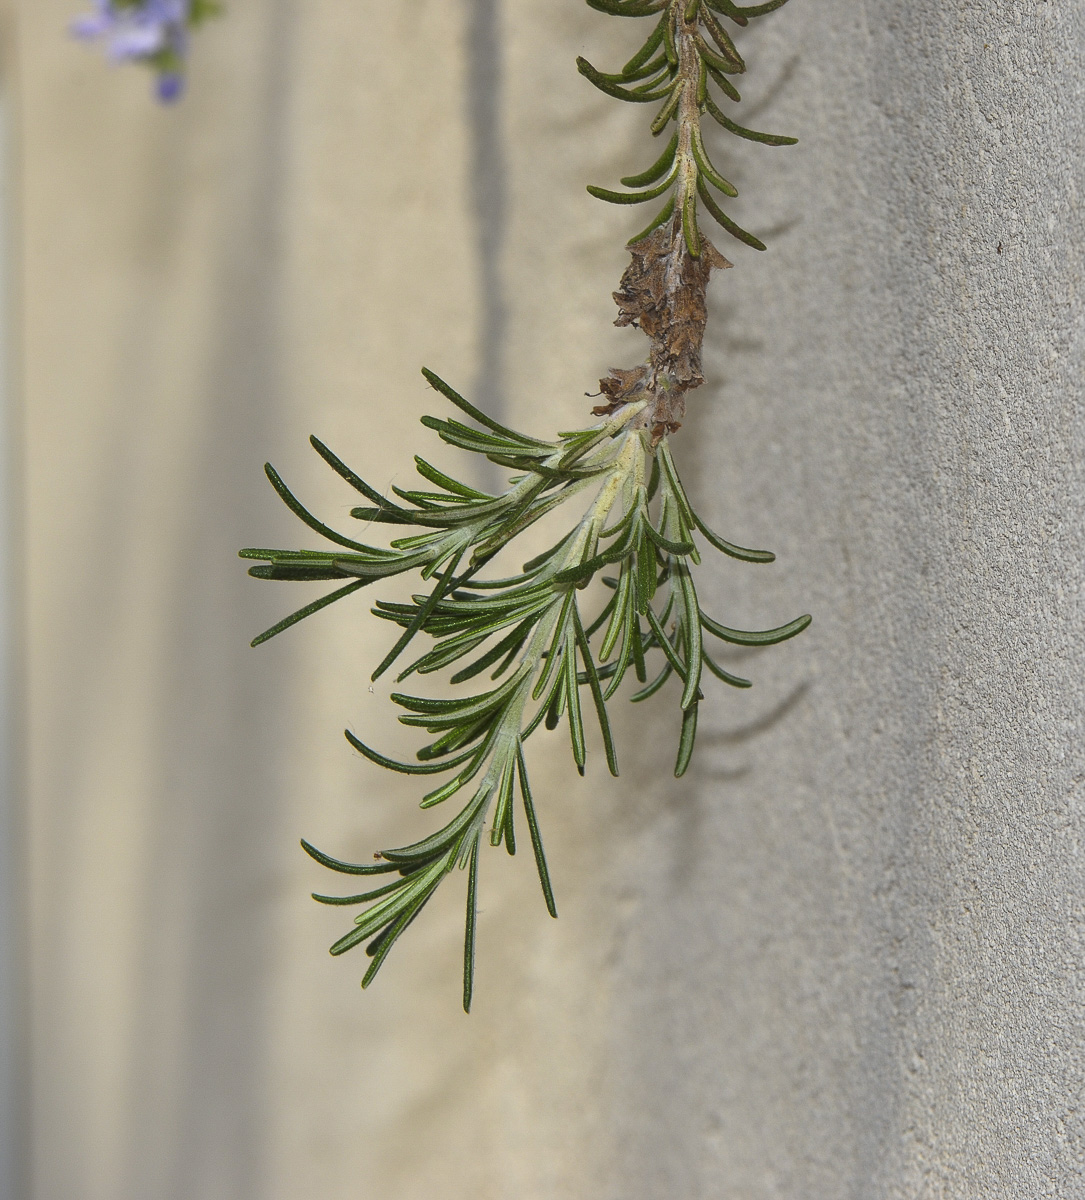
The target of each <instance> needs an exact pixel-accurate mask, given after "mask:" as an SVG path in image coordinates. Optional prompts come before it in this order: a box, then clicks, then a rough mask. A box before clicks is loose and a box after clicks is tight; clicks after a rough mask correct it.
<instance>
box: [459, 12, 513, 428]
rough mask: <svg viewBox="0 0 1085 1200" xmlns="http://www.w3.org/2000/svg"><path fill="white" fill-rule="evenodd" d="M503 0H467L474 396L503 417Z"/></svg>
mask: <svg viewBox="0 0 1085 1200" xmlns="http://www.w3.org/2000/svg"><path fill="white" fill-rule="evenodd" d="M503 73H504V72H503V64H502V43H501V0H468V20H467V124H468V135H469V137H470V139H471V185H470V186H471V203H472V207H473V209H474V217H475V221H476V237H477V246H478V270H479V279H478V282H479V293H480V295H479V309H480V313H479V339H478V375H477V377H476V379H475V393H474V396H473V397H472V399H473V400H474V402H475V403H477V404H478V405H479V406H480V407H481V408H482V409H483V410H484V411H485V412H488V413H490V414H491V415H492V416H495V417H497V418H498V420H501V419H502V418H503V414H504V411H505V388H504V384H505V362H504V358H505V354H504V344H505V326H506V322H507V317H508V311H507V306H506V302H505V293H504V286H503V282H502V278H501V260H502V257H503V252H504V248H505V231H506V228H507V225H508V188H507V185H506V178H507V167H506V163H505V147H504V138H503V132H502V128H501V113H502V94H503V87H502V83H503Z"/></svg>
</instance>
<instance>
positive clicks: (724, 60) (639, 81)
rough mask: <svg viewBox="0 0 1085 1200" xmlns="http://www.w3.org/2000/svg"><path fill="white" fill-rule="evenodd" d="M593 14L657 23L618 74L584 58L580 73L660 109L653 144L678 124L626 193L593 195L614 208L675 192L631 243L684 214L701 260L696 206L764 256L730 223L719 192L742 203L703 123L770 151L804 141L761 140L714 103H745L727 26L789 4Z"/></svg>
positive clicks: (608, 7) (690, 243)
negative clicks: (709, 145)
mask: <svg viewBox="0 0 1085 1200" xmlns="http://www.w3.org/2000/svg"><path fill="white" fill-rule="evenodd" d="M588 3H589V4H590V5H591V7H592V8H597V9H599V10H600V12H605V13H609V14H610V15H612V16H619V17H648V16H651V17H657V20H656V23H655V24H654V25H653V27H652V32H651V33H650V34H649V35H648V37H647V39H646V40H645V42H644V45H643V46H642V47H641V48H640V50H638V51H637V53H636V54H634V55H633V57H632V58H631V59H630V60H629V61H628V62H627V63H626V64H625V66H624V67H622V69H621V70H620V71H618V72H617V73H615V74H606V73H604V72H602V71H598V70H596V68H595V67H593V66H592V65H591V63H590V62H588V60H587V59H585V58H578V59H577V60H576V65H577V67H578V68H579V69H580V73H581V74H582V75H583V76H584V77H585V78H586V79H588V80H589V81H590V82H591V83H593V84H594V85H595V86H596V87H597V88H599V90H600V91H603V92H606V93H607V95H608V96H614V97H616V98H617V99H619V100H626V101H630V102H632V103H639V104H645V103H654V102H656V101H660V102H661V103H660V107H659V111H658V113H657V115H656V117H655V119H654V120H653V121H652V125H651V129H652V133H653V135H654V136H656V137H659V136H660V135H661V134H663V133H664V132H665V131H666V130H667V128H668V127H669V126H670V125H671V123H672V122H674V123H675V125H676V127H677V128H676V132H675V133H674V135H673V136H672V137H671V140H670V141H669V142H668V143H667V147H666V149H665V150H664V151H663V153H662V154H661V155H660V157H659V158H658V159H657V160H656V161H655V162H654V163H653V164H652V166H650V167H649V168H648V169H647V170H646V171H643V172H641V173H640V174H639V175H627V176H626V177H625V178H624V179H622V183H623V184H624V186H625V187H627V188H632V189H635V190H633V191H627V192H616V191H612V190H611V189H609V188H602V187H596V186H595V185H594V184H593V185H591V186H589V188H588V191H589V192H591V194H592V195H593V196H598V197H599V199H600V200H606V201H609V202H610V203H611V204H644V203H646V202H647V201H649V200H655V199H657V198H658V197H660V196H663V195H665V194H666V193H668V192H670V193H671V195H670V198H669V199H668V200H667V201H666V203H665V204H664V206H663V208H662V209H661V210H660V212H659V213H658V215H657V216H656V217H655V218H654V220H653V221H652V222H651V223H650V224H649V225H648V227H647V228H646V229H644V230H642V231H641V232H640V233H639V234H637V235H636V236H635V237H633V238H631V239H630V245H632V244H633V243H635V242H638V241H640V239H641V238H643V237H645V236H647V235H648V234H649V233H651V232H652V231H653V230H654V229H656V228H657V227H658V226H660V225H662V224H663V223H664V222H665V221H667V220H668V219H669V218H670V217H671V215H672V214H673V213H675V212H677V213H678V214H679V216H680V219H681V224H682V234H683V236H684V238H685V240H686V245H687V247H688V248H689V252H690V254H692V255H693V256H694V258H696V257H697V256H698V255H699V254H700V245H701V235H700V230H699V229H698V226H697V200H698V197H699V198H700V199H701V201H702V203H703V204H704V206H705V208H706V209H708V211H709V213H711V215H712V216H713V217H714V218H715V219H716V220H717V221H718V222H719V223H720V224H721V225H722V226H723V227H724V229H726V230H727V232H728V233H729V234H731V236H732V237H735V238H738V239H739V241H742V242H745V243H746V244H747V245H748V246H753V247H754V249H756V250H764V249H765V243H764V242H762V241H761V239H760V238H758V237H755V236H754V235H753V234H752V233H749V232H748V231H747V230H745V229H743V228H742V227H741V226H739V225H737V224H735V222H734V221H732V220H731V218H730V217H728V216H727V215H726V214H725V213H724V211H723V209H722V208H720V205H719V202H718V201H717V200H716V198H715V196H714V195H713V191H716V192H720V193H722V194H723V195H724V196H728V197H735V196H737V195H738V191H737V189H736V188H735V187H734V185H733V184H731V183H729V182H728V180H726V179H725V178H724V177H723V176H722V175H721V174H720V172H719V171H718V170H717V169H716V167H715V166H714V165H713V163H712V160H711V158H710V157H709V155H708V151H707V149H706V148H705V144H704V138H703V136H702V133H701V116H702V114H705V113H707V114H708V116H710V117H711V118H712V119H713V120H714V121H716V122H717V123H718V124H720V125H722V126H723V128H724V129H726V130H727V131H728V132H729V133H733V134H735V135H736V136H738V137H741V138H746V139H748V140H750V141H754V142H760V143H761V144H762V145H765V146H793V145H795V143H796V142H797V140H798V139H797V138H793V137H782V136H780V135H779V134H773V133H758V132H757V131H755V130H753V129H747V128H745V126H743V125H739V124H738V123H737V122H735V121H733V120H732V119H731V118H730V117H728V116H727V115H726V113H725V112H724V111H723V110H722V109H721V108H720V106H719V104H718V103H717V102H716V100H715V98H714V97H713V95H712V88H713V87H716V88H718V89H719V91H720V92H721V93H722V94H723V95H724V96H726V97H727V98H728V99H729V100H732V101H736V102H737V101H738V100H740V99H741V96H740V95H739V92H738V89H737V88H736V87H735V85H734V84H733V83H732V82H731V76H734V75H741V74H743V73H744V72H745V70H746V63H745V62H744V61H743V58H742V55H741V54H739V52H738V49H737V48H736V46H735V43H734V42H733V41H732V39H731V36H730V35H729V34H728V32H727V30H726V29H725V27H724V25H723V24H722V23H721V21H720V18H721V17H726V18H727V19H728V20H730V21H733V22H734V23H735V24H736V25H746V24H748V23H749V20H750V18H751V17H760V16H763V15H764V14H765V13H769V12H773V11H774V10H775V9H777V8H782V7H783V5H784V4H786V3H787V0H773V2H771V3H768V4H757V5H753V6H750V7H745V8H742V7H739V6H738V5H736V4H732V3H730V0H588Z"/></svg>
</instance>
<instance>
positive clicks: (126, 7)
mask: <svg viewBox="0 0 1085 1200" xmlns="http://www.w3.org/2000/svg"><path fill="white" fill-rule="evenodd" d="M190 11H191V0H94V12H92V13H88V14H87V15H86V16H83V17H78V18H77V19H76V20H74V21H73V22H72V24H71V27H70V28H71V32H72V34H73V36H75V37H77V38H80V39H82V40H84V41H94V40H99V39H100V40H101V41H103V42H104V44H105V51H106V55H107V56H108V57H109V59H110V60H111V61H113V62H116V63H121V62H146V63H149V64H150V65H151V66H155V67H157V68H158V81H157V85H156V89H155V90H156V93H157V95H158V98H159V100H161V101H163V103H166V104H168V103H171V102H172V101H174V100H176V99H178V97H179V96H180V95H181V93H182V91H183V90H184V77H183V75H182V74H181V65H182V62H183V60H184V56H185V54H186V52H187V50H188V21H189V16H190Z"/></svg>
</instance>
